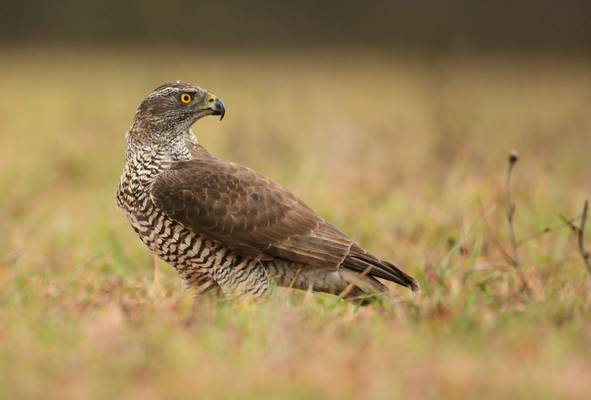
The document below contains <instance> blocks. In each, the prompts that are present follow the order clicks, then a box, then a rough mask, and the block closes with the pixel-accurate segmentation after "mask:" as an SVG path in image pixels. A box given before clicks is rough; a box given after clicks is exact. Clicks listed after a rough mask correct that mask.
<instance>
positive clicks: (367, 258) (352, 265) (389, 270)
mask: <svg viewBox="0 0 591 400" xmlns="http://www.w3.org/2000/svg"><path fill="white" fill-rule="evenodd" d="M342 268H343V269H344V270H349V271H352V272H356V273H358V274H362V275H365V276H367V277H368V278H371V282H372V283H374V284H375V283H377V284H380V285H382V284H381V283H380V282H379V281H378V280H377V279H375V278H381V279H385V280H387V281H390V282H394V283H397V284H399V285H401V286H404V287H407V288H409V289H411V290H412V291H415V290H418V288H419V285H418V283H417V281H416V280H415V279H414V278H413V277H412V276H410V275H408V274H407V273H405V272H404V271H402V270H401V269H400V268H398V267H397V266H395V265H394V264H392V263H390V262H388V261H383V260H380V259H378V258H377V257H375V256H373V255H371V254H370V253H368V252H366V251H365V250H363V249H362V248H361V247H359V246H357V245H353V247H351V251H350V252H349V255H347V257H346V258H345V259H344V260H343V264H342ZM382 287H384V285H382Z"/></svg>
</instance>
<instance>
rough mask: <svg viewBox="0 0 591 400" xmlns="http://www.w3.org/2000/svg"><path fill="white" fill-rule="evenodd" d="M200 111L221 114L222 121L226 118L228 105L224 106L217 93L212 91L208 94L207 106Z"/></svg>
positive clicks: (208, 113)
mask: <svg viewBox="0 0 591 400" xmlns="http://www.w3.org/2000/svg"><path fill="white" fill-rule="evenodd" d="M200 111H205V112H207V115H219V116H220V121H221V120H222V119H223V118H224V115H226V107H224V103H223V102H222V101H221V100H220V99H218V97H217V96H216V95H214V94H211V93H209V94H208V95H207V99H206V104H205V108H203V109H201V110H200Z"/></svg>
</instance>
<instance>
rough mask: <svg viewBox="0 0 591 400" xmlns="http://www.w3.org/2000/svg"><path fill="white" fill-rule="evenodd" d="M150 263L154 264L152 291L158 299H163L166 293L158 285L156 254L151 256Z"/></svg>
mask: <svg viewBox="0 0 591 400" xmlns="http://www.w3.org/2000/svg"><path fill="white" fill-rule="evenodd" d="M152 262H153V264H154V276H153V278H154V289H155V291H156V293H158V295H159V296H160V297H165V296H166V292H165V291H164V289H163V288H162V285H161V284H160V259H159V258H158V256H157V255H156V254H153V255H152Z"/></svg>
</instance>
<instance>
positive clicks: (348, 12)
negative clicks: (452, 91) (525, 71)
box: [0, 0, 591, 52]
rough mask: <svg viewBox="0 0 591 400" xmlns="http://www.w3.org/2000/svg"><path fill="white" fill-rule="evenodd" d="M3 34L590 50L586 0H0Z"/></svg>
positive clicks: (64, 39)
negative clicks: (360, 0) (295, 0)
mask: <svg viewBox="0 0 591 400" xmlns="http://www.w3.org/2000/svg"><path fill="white" fill-rule="evenodd" d="M0 4H1V10H2V11H1V12H0V40H1V41H3V42H5V43H6V42H8V43H11V42H49V43H55V42H58V43H75V44H87V43H102V44H119V45H121V44H129V43H133V44H145V45H151V44H156V43H159V44H168V45H187V44H190V45H198V46H200V47H205V48H206V47H220V46H222V47H230V48H239V47H246V48H248V47H264V48H266V47H273V48H279V49H284V48H285V47H320V48H322V47H327V46H347V47H348V48H350V47H351V46H363V47H374V48H378V49H418V50H438V51H447V50H457V49H460V50H462V49H466V50H478V51H488V50H494V51H515V52H521V51H528V50H529V51H531V50H534V51H568V52H589V51H590V50H591V1H589V0H564V1H560V2H557V1H555V0H516V1H510V2H509V1H501V2H491V1H474V0H447V1H441V0H417V1H401V0H393V1H376V0H370V1H363V2H354V1H336V0H329V1H322V2H319V1H312V0H301V1H297V2H283V1H264V0H239V1H223V0H217V1H191V0H171V1H156V0H130V1H124V2H122V1H118V0H104V1H78V0H63V1H59V2H56V1H44V0H25V1H14V0H9V1H3V2H2V3H0Z"/></svg>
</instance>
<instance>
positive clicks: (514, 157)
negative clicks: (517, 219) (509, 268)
mask: <svg viewBox="0 0 591 400" xmlns="http://www.w3.org/2000/svg"><path fill="white" fill-rule="evenodd" d="M517 161H519V154H518V153H517V151H516V150H513V151H511V153H509V167H508V168H507V180H506V181H505V195H506V207H507V223H508V224H509V238H510V240H511V248H512V250H513V255H512V257H511V261H512V263H511V264H512V265H513V266H514V267H515V268H517V267H519V253H518V251H517V249H518V247H519V245H518V243H517V239H516V238H515V228H514V226H513V217H514V216H515V203H514V202H513V198H512V196H511V175H512V173H513V169H514V167H515V164H517Z"/></svg>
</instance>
